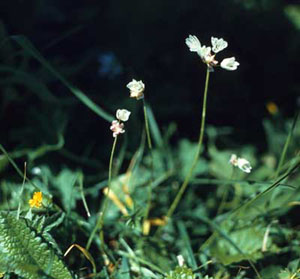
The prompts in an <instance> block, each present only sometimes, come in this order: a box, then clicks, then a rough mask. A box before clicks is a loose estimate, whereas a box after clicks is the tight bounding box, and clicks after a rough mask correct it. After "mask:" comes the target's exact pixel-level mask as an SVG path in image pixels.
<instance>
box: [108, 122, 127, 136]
mask: <svg viewBox="0 0 300 279" xmlns="http://www.w3.org/2000/svg"><path fill="white" fill-rule="evenodd" d="M110 129H111V130H112V131H113V137H114V138H115V137H116V136H118V135H119V134H123V133H125V130H124V124H123V123H120V122H119V121H117V120H114V121H113V122H112V123H111V126H110Z"/></svg>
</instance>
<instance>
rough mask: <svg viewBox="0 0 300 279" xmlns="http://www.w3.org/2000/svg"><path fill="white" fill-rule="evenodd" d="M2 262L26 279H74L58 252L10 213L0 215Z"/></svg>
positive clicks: (0, 253)
mask: <svg viewBox="0 0 300 279" xmlns="http://www.w3.org/2000/svg"><path fill="white" fill-rule="evenodd" d="M0 260H1V263H2V264H3V265H4V266H5V268H6V270H11V271H13V272H14V273H15V274H17V275H19V276H22V277H24V278H26V279H41V278H48V279H49V278H55V279H73V276H72V274H71V273H70V271H69V270H68V268H67V267H66V266H65V264H64V263H63V261H62V260H61V259H60V257H59V256H58V255H57V253H56V251H55V250H54V249H53V248H52V247H51V245H50V244H49V243H48V242H47V241H46V240H45V239H44V237H43V236H42V235H41V234H39V233H38V232H37V231H36V230H35V229H34V228H33V227H32V226H31V225H30V222H29V221H28V220H25V219H17V218H16V217H15V216H14V215H13V214H12V213H8V212H0ZM43 276H44V277H43Z"/></svg>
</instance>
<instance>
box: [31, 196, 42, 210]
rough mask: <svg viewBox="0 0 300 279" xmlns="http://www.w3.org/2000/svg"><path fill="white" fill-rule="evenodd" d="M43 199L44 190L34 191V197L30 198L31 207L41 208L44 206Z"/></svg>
mask: <svg viewBox="0 0 300 279" xmlns="http://www.w3.org/2000/svg"><path fill="white" fill-rule="evenodd" d="M42 201H43V193H42V192H34V194H33V197H32V199H30V200H29V202H28V203H29V205H30V207H36V208H40V207H41V206H42Z"/></svg>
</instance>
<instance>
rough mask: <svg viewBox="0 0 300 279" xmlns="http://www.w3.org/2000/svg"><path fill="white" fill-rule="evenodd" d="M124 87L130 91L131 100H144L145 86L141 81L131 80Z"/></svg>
mask: <svg viewBox="0 0 300 279" xmlns="http://www.w3.org/2000/svg"><path fill="white" fill-rule="evenodd" d="M126 87H127V88H128V89H129V90H130V97H131V98H136V99H137V100H140V99H143V98H144V90H145V84H144V83H143V82H142V81H141V80H139V81H137V80H135V79H133V80H132V81H131V82H129V83H128V84H127V85H126Z"/></svg>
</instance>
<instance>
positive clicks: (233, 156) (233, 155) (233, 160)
mask: <svg viewBox="0 0 300 279" xmlns="http://www.w3.org/2000/svg"><path fill="white" fill-rule="evenodd" d="M237 159H238V158H237V156H236V155H235V154H232V155H231V157H230V160H229V163H230V164H231V165H233V166H235V167H237Z"/></svg>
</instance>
